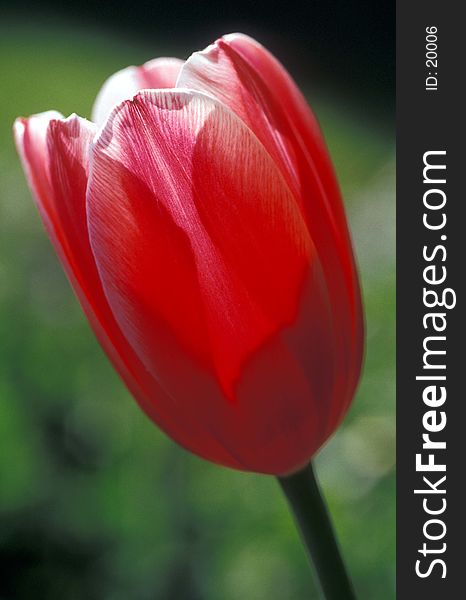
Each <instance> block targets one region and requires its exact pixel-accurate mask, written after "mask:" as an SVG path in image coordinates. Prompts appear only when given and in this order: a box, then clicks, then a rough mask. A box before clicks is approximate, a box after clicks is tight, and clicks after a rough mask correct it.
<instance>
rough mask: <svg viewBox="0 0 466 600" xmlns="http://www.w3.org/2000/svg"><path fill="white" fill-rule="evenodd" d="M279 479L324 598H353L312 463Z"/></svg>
mask: <svg viewBox="0 0 466 600" xmlns="http://www.w3.org/2000/svg"><path fill="white" fill-rule="evenodd" d="M278 481H279V483H280V485H281V487H282V489H283V491H284V493H285V495H286V497H287V498H288V502H289V504H290V507H291V510H292V512H293V514H294V518H295V520H296V523H297V525H298V528H299V530H300V532H301V536H302V538H303V541H304V543H305V545H306V547H307V549H308V552H309V555H310V557H311V558H312V561H313V563H314V566H315V568H316V571H317V575H318V577H319V581H320V585H321V586H322V590H323V593H324V596H325V598H326V600H356V596H355V594H354V590H353V586H352V584H351V581H350V579H349V576H348V573H347V572H346V568H345V565H344V563H343V559H342V557H341V553H340V549H339V547H338V543H337V539H336V536H335V532H334V531H333V527H332V523H331V521H330V516H329V513H328V510H327V507H326V505H325V501H324V499H323V497H322V494H321V491H320V488H319V484H318V482H317V479H316V476H315V474H314V469H313V467H312V463H309V465H308V466H307V467H305V468H304V469H302V470H301V471H298V472H297V473H293V474H292V475H289V476H286V477H279V478H278Z"/></svg>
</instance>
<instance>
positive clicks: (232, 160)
mask: <svg viewBox="0 0 466 600" xmlns="http://www.w3.org/2000/svg"><path fill="white" fill-rule="evenodd" d="M88 217H89V223H90V238H91V245H92V248H93V251H94V255H95V258H96V262H97V265H98V268H99V272H100V276H101V279H102V282H103V285H104V289H105V293H106V295H107V298H108V300H109V303H110V305H111V307H112V309H113V313H114V315H115V316H116V319H117V321H118V323H119V325H120V327H121V329H122V331H123V332H124V333H125V336H126V337H127V338H128V339H129V340H130V342H131V344H132V346H133V347H134V348H135V350H136V352H137V353H138V356H139V357H140V359H141V360H142V361H143V362H144V364H145V366H146V368H147V369H148V370H149V371H150V372H151V373H153V374H154V376H157V377H158V378H159V380H160V381H161V382H162V383H163V385H164V386H165V388H166V389H167V390H168V391H170V392H171V393H172V395H173V396H174V397H176V398H177V399H179V403H180V405H179V411H180V413H181V414H191V413H197V414H198V415H200V418H201V419H203V420H204V422H206V423H208V424H209V430H210V431H211V432H212V433H213V435H217V436H218V438H219V439H221V440H222V442H223V443H224V444H225V446H226V447H228V448H229V449H230V451H231V452H232V454H234V455H235V456H237V457H238V458H239V460H240V461H241V462H242V463H243V464H245V465H247V466H248V468H251V469H255V470H259V471H264V472H278V471H276V469H277V468H279V469H280V470H282V469H283V470H285V466H286V467H288V468H289V469H291V468H293V466H294V465H295V459H296V453H298V450H297V448H298V447H299V456H300V458H302V456H303V455H304V454H306V452H304V451H303V445H305V446H306V451H307V457H309V455H310V453H309V452H310V448H311V447H312V448H313V449H315V444H316V443H317V439H316V437H317V436H318V434H317V433H316V432H315V428H316V424H318V423H320V424H321V423H322V421H321V418H322V414H323V413H325V412H326V409H325V403H322V406H323V408H319V409H316V406H315V404H316V403H318V402H319V401H321V398H319V399H317V398H316V397H313V389H312V388H313V386H314V381H312V382H311V381H310V380H309V377H308V374H309V367H308V366H307V365H306V368H305V369H303V366H301V365H302V363H301V358H302V357H303V356H304V354H306V349H305V348H304V346H303V344H302V340H299V341H297V342H296V347H293V343H294V342H293V339H295V338H296V336H293V335H290V337H289V340H287V343H285V337H283V336H284V331H285V330H286V329H287V328H288V327H290V328H292V327H293V326H294V325H295V323H296V320H297V319H299V320H300V321H301V324H304V326H305V329H303V336H304V337H306V336H309V339H311V340H312V341H313V342H316V341H318V343H319V344H320V343H323V344H324V345H325V348H322V352H321V354H322V356H326V357H327V356H328V352H327V350H326V348H327V349H328V346H329V345H330V344H331V334H330V335H329V334H328V333H329V327H330V325H329V321H328V319H329V318H330V316H329V315H326V312H325V310H326V306H327V302H328V301H327V298H326V289H325V285H323V279H322V273H321V270H320V266H319V262H318V260H317V258H316V255H315V253H314V249H313V246H312V243H311V241H310V238H309V235H308V233H307V229H306V227H305V224H304V221H303V219H302V216H301V213H300V211H299V209H298V207H297V205H296V202H295V199H294V198H293V195H292V194H291V193H290V190H289V188H288V186H287V185H286V183H285V181H284V179H283V178H282V176H281V175H280V172H279V170H278V169H277V168H276V166H275V164H274V163H273V161H272V160H271V158H270V156H269V155H268V154H267V152H265V150H264V148H263V146H262V145H261V144H260V143H259V142H258V140H257V138H256V137H255V136H254V135H253V134H252V133H251V131H250V130H249V129H248V128H247V127H245V126H244V124H243V123H242V122H241V121H240V120H239V119H238V118H237V117H236V116H235V115H233V114H232V113H231V112H230V111H229V110H227V109H226V108H225V107H224V106H222V105H220V104H219V103H218V102H216V101H215V100H213V99H212V98H209V97H207V96H204V95H202V94H196V93H190V92H187V91H179V92H178V93H175V92H174V91H173V90H170V91H169V90H166V91H165V90H161V91H152V92H149V91H144V92H141V93H140V94H138V95H137V96H136V97H135V98H134V100H132V101H127V102H124V103H123V104H121V105H120V106H119V107H118V108H117V109H115V111H114V112H113V114H112V115H111V116H110V117H109V119H108V121H107V123H106V125H105V127H104V130H103V132H102V134H101V135H100V137H99V138H98V140H96V143H95V147H94V149H93V167H92V176H91V180H90V185H89V188H88ZM307 290H310V291H307ZM304 295H305V296H306V299H307V300H309V297H311V296H313V297H314V300H313V302H306V303H304V307H303V303H302V300H303V297H304ZM315 305H319V306H320V307H322V306H323V307H324V310H323V311H322V310H319V312H316V311H315V310H314V309H315ZM316 319H317V321H321V322H322V326H321V327H320V328H321V329H323V330H324V331H325V333H326V336H322V335H319V338H318V339H317V338H316V335H315V333H316V331H317V330H318V329H319V327H317V326H316ZM325 340H326V341H325ZM295 341H296V339H295ZM288 342H290V347H288V345H287V344H288ZM316 347H317V348H318V345H317V346H316ZM272 348H273V350H271V349H272ZM261 357H262V358H261ZM307 357H308V353H307ZM256 363H257V365H260V367H259V366H256V367H255V366H254V365H255V364H256ZM330 369H331V367H330ZM326 385H327V388H329V387H330V388H332V386H333V384H332V383H327V384H326ZM314 387H315V386H314ZM274 389H275V390H276V394H275V396H274ZM326 394H327V395H328V394H331V390H330V391H329V389H327V390H326ZM258 396H260V398H263V400H262V401H261V400H260V399H258V398H257V397H258ZM285 396H286V397H285ZM256 401H257V404H256V405H254V402H256ZM265 404H267V405H268V406H269V407H270V410H269V411H267V410H262V408H265ZM259 406H260V407H261V409H260V410H258V407H259ZM293 406H295V409H293ZM287 411H289V412H288V414H289V417H290V418H289V419H288V420H286V419H285V420H286V421H287V422H286V423H285V424H284V428H285V430H286V436H285V435H282V436H281V437H282V438H283V439H284V438H285V437H287V444H288V450H286V451H284V453H281V452H276V453H274V454H275V457H274V458H273V457H271V456H270V454H271V453H270V451H268V453H267V456H265V454H263V453H262V450H260V449H261V448H263V444H264V441H266V440H269V442H272V440H273V439H279V438H280V435H281V434H280V432H282V433H283V432H284V430H283V429H282V425H281V422H282V419H283V418H284V413H286V412H287ZM303 413H306V415H307V417H308V418H306V419H301V420H300V419H298V418H297V416H298V415H302V414H303ZM319 414H321V418H319V416H318V415H319ZM323 418H324V419H325V415H324V417H323ZM313 419H314V421H315V423H314V424H313V426H312V430H311V431H310V429H309V422H310V420H311V421H312V420H313ZM290 420H291V421H292V422H293V425H292V426H291V425H290V423H289V421H290ZM300 427H304V429H303V430H302V432H304V431H305V434H304V433H303V435H302V436H301V440H302V439H304V437H306V436H307V440H306V442H305V443H304V442H302V444H301V443H300V444H299V445H295V444H293V440H290V438H289V433H290V432H289V429H290V428H293V429H294V430H296V429H299V428H300ZM320 430H322V427H321V428H320ZM267 432H271V433H270V435H269V434H268V433H267ZM313 432H314V433H313ZM321 441H322V440H321V439H320V438H319V443H321ZM272 445H273V444H272ZM281 445H282V444H280V449H281ZM274 461H275V462H274ZM278 465H279V466H278Z"/></svg>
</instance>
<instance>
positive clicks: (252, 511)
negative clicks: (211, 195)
mask: <svg viewBox="0 0 466 600" xmlns="http://www.w3.org/2000/svg"><path fill="white" fill-rule="evenodd" d="M216 33H217V34H218V35H220V34H222V33H224V31H217V32H216ZM248 33H250V32H249V31H248ZM252 33H255V32H252ZM213 37H215V34H214V36H213ZM210 41H212V40H211V39H205V40H204V42H203V44H201V45H207V44H208V43H209V42H210ZM195 49H197V48H196V47H194V48H187V47H186V44H181V43H180V42H179V41H178V40H177V39H176V37H175V38H173V39H171V41H170V40H169V41H166V42H164V44H163V45H161V44H160V43H157V40H156V39H155V40H148V39H147V37H144V38H142V39H137V36H134V35H133V36H131V35H125V34H122V33H118V35H116V34H112V32H111V31H101V30H99V29H97V28H92V27H80V26H79V24H78V25H76V24H75V25H72V24H71V23H70V22H69V21H66V20H57V21H55V20H53V19H52V20H48V21H47V22H36V23H34V20H33V19H28V20H27V21H26V20H24V19H22V20H19V19H15V18H13V17H11V15H10V16H9V17H8V18H4V19H3V20H2V21H1V22H0V74H1V87H0V196H1V197H0V565H1V568H2V571H3V573H2V576H1V578H0V599H1V600H10V599H13V598H14V599H20V600H26V599H27V600H32V599H34V600H41V599H47V600H56V599H57V600H58V599H60V600H75V599H76V600H93V599H96V600H101V599H102V600H128V599H130V600H153V599H157V600H159V599H161V600H305V599H306V600H307V599H311V600H312V599H317V598H319V594H318V592H317V589H316V587H315V584H314V579H313V576H312V573H310V571H309V568H308V564H307V560H306V557H305V554H304V551H303V548H302V546H301V544H300V541H299V539H298V534H297V532H296V529H295V527H294V524H293V522H292V519H291V517H290V514H289V512H288V509H287V506H286V504H285V501H284V499H283V497H282V496H281V493H280V490H279V488H278V485H277V483H276V481H275V480H274V479H273V478H270V477H265V476H259V475H253V474H245V473H239V472H234V471H231V470H227V469H222V468H219V467H216V466H214V465H211V464H208V463H206V462H203V461H201V460H200V459H197V458H196V457H194V456H191V455H189V454H187V453H186V452H184V451H183V450H181V449H180V448H178V447H177V446H176V445H175V444H173V443H172V442H171V441H170V440H168V439H167V438H166V437H165V436H164V435H163V434H162V433H160V432H159V431H158V430H157V429H156V428H155V427H154V426H153V425H152V424H151V423H150V422H149V421H148V419H147V418H146V417H145V416H144V415H143V414H142V413H141V412H140V411H139V409H138V408H137V406H136V404H135V402H134V401H133V400H132V399H131V397H130V396H129V394H128V392H127V391H126V389H125V388H124V386H123V384H122V383H121V382H120V380H119V379H118V377H117V376H116V374H115V373H114V372H113V370H112V368H111V367H110V365H109V363H108V362H107V360H106V358H105V356H104V354H103V353H102V351H101V350H100V348H99V346H98V345H97V343H96V341H95V339H94V337H93V335H92V333H91V331H90V329H89V327H88V325H87V323H86V321H85V319H84V317H83V315H82V313H81V310H80V308H79V306H78V303H77V301H76V300H75V298H74V296H73V294H72V292H71V290H70V287H69V285H68V283H67V281H66V279H65V276H64V275H63V273H62V270H61V268H60V266H59V264H58V261H57V259H56V257H55V255H54V253H53V251H52V248H51V246H50V244H49V241H48V239H47V237H46V235H45V233H44V231H43V228H42V225H41V223H40V220H39V217H38V214H37V212H36V209H35V208H34V205H33V202H32V200H31V195H30V192H29V191H28V189H27V186H26V182H25V180H24V176H23V173H22V171H21V168H20V165H19V161H18V158H17V156H16V153H15V149H14V146H13V143H12V138H11V125H12V123H13V120H14V118H15V117H16V116H18V115H23V116H27V115H29V114H31V113H35V112H40V111H43V110H47V109H51V108H53V109H57V110H59V111H61V112H63V113H64V114H65V115H67V114H69V113H71V112H76V113H78V114H80V115H82V116H86V117H89V115H90V109H91V106H92V102H93V100H94V97H95V95H96V93H97V91H98V89H99V86H100V85H101V84H102V82H103V81H104V80H105V78H106V77H107V76H109V75H110V74H111V73H112V72H114V71H115V70H117V69H120V68H122V67H124V66H126V65H129V64H139V63H141V62H144V61H145V60H147V59H149V58H152V57H154V56H157V55H167V54H174V55H178V56H180V57H181V58H183V57H186V56H187V54H188V53H189V52H190V51H192V50H195ZM273 49H274V50H276V51H277V53H278V49H275V48H273ZM282 58H283V57H282ZM316 64H319V62H318V58H317V59H316ZM302 73H304V74H305V73H306V69H303V70H302ZM308 79H309V75H308V76H307V78H306V76H304V77H303V76H300V77H298V81H299V83H300V85H301V87H302V88H303V90H304V91H305V93H306V94H307V95H308V98H309V100H310V102H311V104H312V106H313V107H314V109H315V112H316V113H317V115H318V118H319V120H320V122H321V124H322V127H323V130H324V133H325V136H326V139H327V142H328V145H329V147H330V151H331V154H332V156H333V158H334V162H335V165H336V169H337V172H338V175H339V178H340V182H341V186H342V189H343V194H344V197H345V201H346V205H347V209H348V215H349V219H350V222H351V228H352V232H353V238H354V242H355V245H356V250H357V257H358V261H359V265H360V269H361V277H362V284H363V289H364V299H365V307H366V319H367V353H366V363H365V370H364V374H363V378H362V383H361V385H360V388H359V390H358V393H357V395H356V398H355V401H354V404H353V407H352V409H351V410H350V412H349V414H348V416H347V418H346V420H345V422H344V424H343V426H342V427H341V428H340V430H339V431H338V432H337V434H336V435H335V436H334V437H333V438H332V439H331V440H330V441H329V442H328V443H327V444H326V446H325V447H324V448H323V449H322V450H321V452H320V453H319V455H318V456H317V460H316V463H317V470H318V474H319V477H320V480H321V483H322V486H323V488H324V491H325V494H326V496H327V499H328V502H329V505H330V508H331V512H332V514H333V518H334V522H335V525H336V529H337V532H338V535H339V537H340V540H341V545H342V547H343V551H344V554H345V556H346V559H347V562H348V565H349V568H350V570H351V572H352V574H353V577H354V580H355V585H356V589H357V591H358V593H359V595H360V598H361V599H362V600H364V599H367V600H373V599H375V598H376V599H377V600H388V599H392V598H394V597H395V589H394V569H395V566H394V561H395V476H394V469H395V432H394V428H395V422H394V421H395V403H394V388H395V372H394V368H395V367H394V319H395V307H394V301H395V296H394V292H395V289H394V286H395V283H394V274H395V264H394V130H393V118H392V112H391V110H390V108H387V109H386V110H385V108H384V107H386V106H388V104H389V103H388V104H384V103H383V102H381V101H380V93H378V94H376V93H375V92H374V95H373V96H372V94H371V92H370V91H369V92H367V91H365V92H364V95H363V96H362V95H359V96H358V94H355V93H354V90H353V89H349V88H346V91H345V89H342V88H341V87H339V85H338V83H337V82H335V81H332V77H331V76H330V77H328V78H325V77H324V78H322V79H321V80H319V84H318V85H316V84H315V82H311V81H310V80H308ZM311 83H312V84H311ZM368 89H369V88H368ZM378 92H380V90H378ZM383 93H385V94H387V93H388V92H387V90H385V91H384V92H383Z"/></svg>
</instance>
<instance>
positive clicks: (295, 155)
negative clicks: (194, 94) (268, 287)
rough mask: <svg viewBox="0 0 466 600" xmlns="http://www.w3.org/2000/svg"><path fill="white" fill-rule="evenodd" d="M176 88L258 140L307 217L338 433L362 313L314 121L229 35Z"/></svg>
mask: <svg viewBox="0 0 466 600" xmlns="http://www.w3.org/2000/svg"><path fill="white" fill-rule="evenodd" d="M177 87H183V88H184V87H189V88H191V89H195V90H199V91H203V92H206V93H209V94H212V95H213V96H215V97H216V98H218V99H219V100H220V101H222V102H223V103H225V104H226V105H227V106H228V107H230V108H231V109H232V110H233V111H234V112H235V113H236V114H237V115H238V116H239V117H240V118H241V119H242V120H243V121H244V122H245V123H246V124H247V125H248V126H249V127H250V128H251V129H252V130H253V131H254V133H255V134H256V135H257V136H258V138H259V139H260V140H261V142H262V143H263V144H264V146H265V147H266V148H267V150H268V152H269V153H270V155H271V156H272V157H273V159H274V160H275V162H276V164H277V165H278V167H279V168H280V170H281V172H282V174H283V176H284V177H285V178H286V180H287V182H288V184H289V186H290V189H291V190H293V193H294V194H295V197H296V199H297V202H299V204H300V206H301V209H302V211H303V215H304V218H305V220H306V223H307V226H308V228H309V231H310V234H311V237H312V240H313V242H314V244H315V246H316V249H317V252H318V254H319V257H320V259H321V263H322V267H323V270H324V275H325V280H326V282H327V285H328V288H329V296H330V301H331V303H332V304H333V311H332V312H333V315H334V320H335V326H334V330H335V335H336V336H337V338H338V339H337V342H336V347H335V354H336V361H337V363H338V364H339V368H338V372H339V373H340V376H339V380H340V382H341V383H342V387H341V393H340V398H339V399H337V400H336V403H335V407H334V417H333V418H332V419H331V422H332V425H331V426H332V427H334V426H335V424H336V423H337V421H338V420H339V419H340V418H341V415H342V414H343V413H344V411H345V410H346V407H347V405H348V403H349V401H350V400H351V398H352V396H353V393H354V388H355V386H356V383H357V381H358V379H359V371H360V367H361V359H362V344H363V333H362V310H361V300H360V292H359V285H358V281H357V275H356V270H355V266H354V261H353V256H352V249H351V241H350V237H349V233H348V229H347V224H346V218H345V214H344V209H343V204H342V202H341V196H340V192H339V189H338V184H337V181H336V178H335V175H334V172H333V167H332V165H331V162H330V158H329V155H328V152H327V149H326V147H325V143H324V141H323V138H322V135H321V132H320V129H319V126H318V124H317V121H316V119H315V117H314V115H313V114H312V112H311V110H310V109H309V107H308V105H307V103H306V101H305V99H304V98H303V96H302V95H301V93H300V91H299V90H298V88H297V87H296V85H295V83H294V82H293V80H292V79H291V77H290V76H289V75H288V73H287V72H286V71H285V69H284V68H283V67H282V66H281V65H280V63H279V62H278V61H277V60H276V59H275V58H274V57H273V56H272V55H271V54H270V53H269V52H268V51H267V50H265V48H263V47H262V46H261V45H260V44H258V43H257V42H256V41H254V40H252V39H251V38H248V37H247V36H244V35H241V34H232V35H228V36H224V37H223V38H221V39H219V40H218V41H217V42H215V44H213V45H211V46H209V47H208V48H207V49H206V50H204V51H203V52H196V53H194V54H193V55H192V56H191V57H190V58H189V59H188V60H187V61H186V63H185V64H184V66H183V68H182V70H181V72H180V75H179V78H178V82H177Z"/></svg>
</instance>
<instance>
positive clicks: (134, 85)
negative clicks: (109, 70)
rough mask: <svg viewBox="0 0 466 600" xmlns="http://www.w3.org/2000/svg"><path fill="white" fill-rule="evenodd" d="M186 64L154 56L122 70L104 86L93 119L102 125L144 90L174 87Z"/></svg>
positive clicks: (97, 100) (94, 108)
mask: <svg viewBox="0 0 466 600" xmlns="http://www.w3.org/2000/svg"><path fill="white" fill-rule="evenodd" d="M182 65H183V61H182V60H179V59H178V58H154V59H153V60H150V61H149V62H146V63H145V64H143V65H141V66H140V67H127V68H126V69H122V70H121V71H118V72H117V73H115V74H114V75H112V76H111V77H109V78H108V79H107V81H106V82H105V83H104V85H103V86H102V88H101V90H100V92H99V93H98V95H97V98H96V100H95V102H94V106H93V108H92V120H93V121H94V123H97V124H98V125H102V124H103V123H104V121H105V119H106V118H107V116H108V115H109V113H110V112H111V111H112V109H113V108H114V107H115V106H116V105H117V104H119V103H120V102H122V101H123V100H126V99H127V98H131V97H132V96H134V94H135V93H136V92H138V91H139V90H143V89H161V88H173V87H175V84H176V79H177V77H178V74H179V72H180V69H181V67H182Z"/></svg>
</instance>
